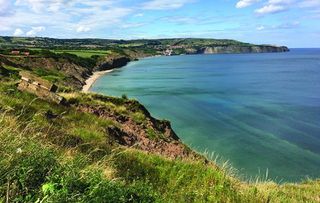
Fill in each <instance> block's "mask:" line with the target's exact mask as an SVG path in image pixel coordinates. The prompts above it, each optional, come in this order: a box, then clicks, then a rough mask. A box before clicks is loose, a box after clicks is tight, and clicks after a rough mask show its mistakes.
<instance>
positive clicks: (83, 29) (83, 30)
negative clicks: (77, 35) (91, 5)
mask: <svg viewBox="0 0 320 203" xmlns="http://www.w3.org/2000/svg"><path fill="white" fill-rule="evenodd" d="M90 30H91V29H90V28H89V27H86V26H83V25H81V26H79V27H78V28H77V30H76V31H77V32H89V31H90Z"/></svg>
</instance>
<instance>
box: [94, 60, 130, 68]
mask: <svg viewBox="0 0 320 203" xmlns="http://www.w3.org/2000/svg"><path fill="white" fill-rule="evenodd" d="M130 61H131V59H130V58H129V57H126V56H118V57H105V58H104V60H100V61H99V62H98V64H97V66H96V67H95V68H94V70H93V71H104V70H110V69H113V68H120V67H122V66H125V65H127V64H128V62H130Z"/></svg>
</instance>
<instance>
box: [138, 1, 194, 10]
mask: <svg viewBox="0 0 320 203" xmlns="http://www.w3.org/2000/svg"><path fill="white" fill-rule="evenodd" d="M191 2H194V0H152V1H148V2H146V3H144V4H143V5H142V6H143V8H144V9H147V10H169V9H177V8H181V7H183V6H184V5H185V4H188V3H191Z"/></svg>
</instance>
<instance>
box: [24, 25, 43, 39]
mask: <svg viewBox="0 0 320 203" xmlns="http://www.w3.org/2000/svg"><path fill="white" fill-rule="evenodd" d="M45 30H46V28H45V27H43V26H39V27H32V29H31V30H30V31H28V32H27V33H26V35H27V36H28V37H35V36H36V35H37V34H38V33H39V32H43V31H45Z"/></svg>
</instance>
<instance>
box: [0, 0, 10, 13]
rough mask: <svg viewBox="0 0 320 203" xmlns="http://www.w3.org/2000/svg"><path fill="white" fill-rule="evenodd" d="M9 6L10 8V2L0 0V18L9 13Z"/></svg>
mask: <svg viewBox="0 0 320 203" xmlns="http://www.w3.org/2000/svg"><path fill="white" fill-rule="evenodd" d="M10 6H11V4H10V1H8V0H0V16H6V15H8V14H9V13H10V12H11V10H10Z"/></svg>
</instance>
